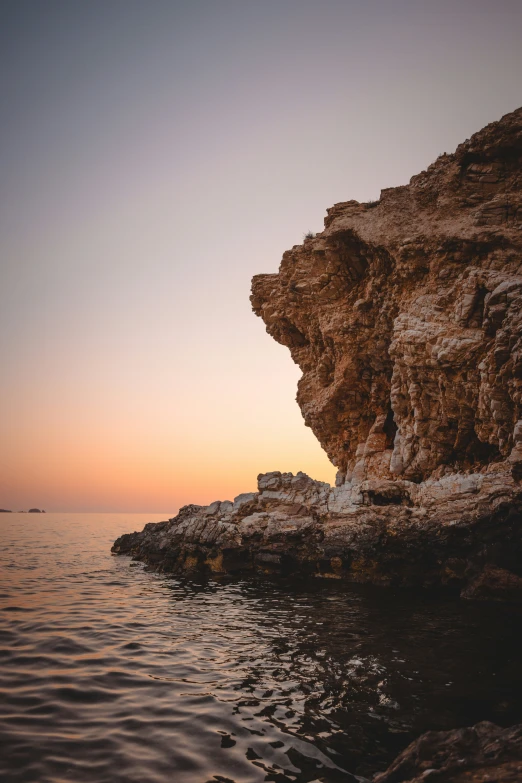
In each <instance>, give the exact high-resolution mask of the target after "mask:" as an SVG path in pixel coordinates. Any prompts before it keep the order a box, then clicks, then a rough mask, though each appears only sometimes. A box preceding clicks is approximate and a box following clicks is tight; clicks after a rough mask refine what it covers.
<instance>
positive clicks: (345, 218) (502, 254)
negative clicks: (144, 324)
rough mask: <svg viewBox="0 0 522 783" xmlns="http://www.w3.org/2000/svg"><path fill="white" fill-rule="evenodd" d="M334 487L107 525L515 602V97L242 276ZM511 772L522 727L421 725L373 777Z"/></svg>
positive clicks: (185, 565)
mask: <svg viewBox="0 0 522 783" xmlns="http://www.w3.org/2000/svg"><path fill="white" fill-rule="evenodd" d="M251 300H252V306H253V309H254V312H255V313H256V314H257V315H258V316H260V317H261V318H262V319H263V321H264V322H265V324H266V328H267V331H268V333H269V334H270V335H271V336H272V337H273V338H274V339H275V340H277V341H278V342H280V343H282V344H283V345H285V346H287V347H288V348H289V350H290V353H291V356H292V359H293V360H294V361H295V362H296V363H297V364H298V365H299V367H300V369H301V370H302V378H301V380H300V382H299V385H298V393H297V402H298V404H299V405H300V407H301V411H302V414H303V418H304V422H305V424H306V426H309V427H311V428H312V430H313V432H314V433H315V435H316V436H317V438H318V440H319V442H320V443H321V445H322V446H323V448H324V449H325V451H326V453H327V454H328V456H329V458H330V459H331V461H332V462H333V464H334V465H336V466H337V468H338V476H337V485H336V486H335V487H330V486H329V485H328V484H324V483H322V482H318V481H313V480H312V479H311V478H309V477H308V476H306V475H305V474H303V473H298V474H297V475H296V476H293V475H292V474H290V473H279V472H273V473H267V474H264V475H261V476H259V477H258V492H256V493H246V494H242V495H239V496H238V497H237V498H235V499H234V500H233V501H228V500H226V501H216V502H215V503H212V504H211V505H209V506H195V505H189V506H185V507H184V508H182V509H181V510H180V512H179V514H178V515H177V516H176V517H174V518H173V519H171V520H168V521H165V522H160V523H157V524H149V525H146V526H145V528H144V530H143V531H142V532H141V533H131V534H127V535H124V536H121V537H120V538H119V539H118V540H117V541H116V542H115V543H114V545H113V548H112V551H113V552H114V553H116V554H127V555H131V556H132V557H134V558H135V559H138V560H141V561H144V562H146V563H147V564H148V565H149V566H150V567H152V568H155V569H157V570H161V571H165V572H173V573H194V572H202V571H203V572H204V571H207V572H209V573H213V574H221V573H232V574H235V573H245V572H246V573H248V572H253V571H261V572H266V573H284V574H305V575H309V576H316V577H324V578H334V579H345V580H348V581H352V582H370V583H374V584H379V585H383V586H396V585H403V586H409V587H437V588H442V587H448V588H454V589H456V590H458V591H460V595H461V596H462V598H466V599H486V600H510V601H511V600H520V599H521V598H522V109H518V110H517V111H515V112H513V113H511V114H508V115H506V116H505V117H503V118H502V119H501V120H500V121H499V122H496V123H492V124H491V125H488V126H487V127H486V128H484V129H483V130H482V131H480V132H479V133H477V134H475V135H474V136H473V137H472V138H471V139H469V140H467V141H466V142H464V143H463V144H461V145H460V146H459V147H458V148H457V150H456V151H455V153H453V154H451V155H447V154H444V155H442V156H441V157H440V158H438V159H437V161H435V163H433V164H432V165H431V166H430V167H429V168H428V169H427V170H426V171H424V172H422V173H421V174H419V175H417V176H415V177H412V179H411V181H410V183H409V184H408V185H406V186H403V187H398V188H389V189H387V190H384V191H382V193H381V198H380V199H379V201H378V202H372V203H368V204H359V203H358V202H356V201H348V202H344V203H342V204H336V205H335V206H334V207H332V208H331V209H330V210H328V215H327V217H326V219H325V229H324V231H323V232H322V233H320V234H318V235H316V236H310V237H307V238H306V239H305V241H304V242H303V244H302V245H296V246H295V247H293V248H292V249H291V250H289V251H287V252H286V253H285V254H284V255H283V259H282V262H281V266H280V269H279V272H278V273H277V274H271V275H257V276H256V277H255V278H254V280H253V284H252V297H251ZM421 780H422V781H425V780H430V781H431V780H433V781H444V782H448V783H449V781H455V783H486V781H489V783H492V782H493V781H497V783H508V781H509V782H511V781H520V780H522V728H521V727H520V726H519V727H513V728H511V729H501V728H499V727H497V726H494V725H493V724H489V723H480V724H477V725H476V726H474V727H473V728H470V729H457V730H455V731H453V732H442V733H436V732H428V733H427V734H424V735H423V736H422V737H421V738H420V739H419V740H417V741H416V742H415V743H413V744H412V745H410V746H409V748H407V749H406V750H405V751H404V752H403V753H402V754H401V756H399V757H398V759H397V760H396V761H395V762H394V763H393V764H392V765H391V767H390V768H389V769H388V770H387V772H385V773H381V774H380V775H378V776H376V778H375V783H406V781H409V783H420V781H421Z"/></svg>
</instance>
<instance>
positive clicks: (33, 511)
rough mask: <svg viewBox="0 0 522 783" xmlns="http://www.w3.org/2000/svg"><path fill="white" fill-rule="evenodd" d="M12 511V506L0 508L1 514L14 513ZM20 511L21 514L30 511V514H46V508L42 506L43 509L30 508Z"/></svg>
mask: <svg viewBox="0 0 522 783" xmlns="http://www.w3.org/2000/svg"><path fill="white" fill-rule="evenodd" d="M12 513H13V512H12V511H11V509H10V508H0V514H12ZM18 513H19V514H25V513H28V514H45V509H44V508H41V509H40V508H30V509H29V511H27V512H25V511H19V512H18Z"/></svg>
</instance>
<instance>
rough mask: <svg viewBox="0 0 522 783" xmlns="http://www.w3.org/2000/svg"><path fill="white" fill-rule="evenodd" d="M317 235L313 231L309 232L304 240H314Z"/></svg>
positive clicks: (304, 236) (304, 235)
mask: <svg viewBox="0 0 522 783" xmlns="http://www.w3.org/2000/svg"><path fill="white" fill-rule="evenodd" d="M314 237H315V234H314V232H313V231H307V232H306V234H303V239H314Z"/></svg>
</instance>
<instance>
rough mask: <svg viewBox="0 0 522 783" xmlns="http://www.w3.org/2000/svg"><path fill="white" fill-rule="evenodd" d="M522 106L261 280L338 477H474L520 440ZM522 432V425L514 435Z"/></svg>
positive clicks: (354, 206)
mask: <svg viewBox="0 0 522 783" xmlns="http://www.w3.org/2000/svg"><path fill="white" fill-rule="evenodd" d="M521 189H522V109H519V110H518V111H516V112H513V113H512V114H509V115H506V116H505V117H504V118H503V119H502V120H500V121H499V122H497V123H493V124H492V125H489V126H487V127H486V128H484V129H483V130H482V131H480V133H477V134H476V135H475V136H473V137H472V138H471V140H469V141H467V142H465V143H464V144H462V145H460V146H459V147H458V149H457V150H456V152H455V153H454V154H453V155H443V156H442V157H440V158H439V159H438V160H437V161H436V162H435V163H433V164H432V165H431V166H430V167H429V168H428V170H427V171H425V172H423V173H422V174H419V175H417V176H415V177H413V178H412V179H411V181H410V184H409V185H407V186H404V187H399V188H390V189H388V190H384V191H383V192H382V194H381V199H380V201H379V202H378V203H376V204H359V203H358V202H355V201H349V202H346V203H343V204H336V205H335V206H334V207H333V208H332V209H330V210H328V217H327V218H326V220H325V230H324V231H323V232H322V233H321V234H318V235H317V236H316V237H315V238H311V239H306V240H305V241H304V243H303V245H298V246H295V247H293V248H292V250H289V251H288V252H286V253H285V254H284V255H283V260H282V262H281V266H280V269H279V272H278V274H273V275H258V276H256V277H255V278H254V280H253V285H252V297H251V298H252V305H253V308H254V311H255V313H256V314H257V315H259V316H260V317H261V318H262V319H263V320H264V322H265V324H266V327H267V331H268V333H269V334H270V335H271V336H272V337H274V339H276V340H277V341H278V342H280V343H282V344H283V345H286V346H288V348H289V349H290V352H291V355H292V358H293V360H294V361H295V362H296V363H297V364H298V365H299V367H300V368H301V369H302V371H303V376H302V378H301V380H300V382H299V387H298V394H297V401H298V403H299V405H300V407H301V411H302V413H303V417H304V420H305V423H306V425H307V426H309V427H311V428H312V430H313V432H314V433H315V435H316V436H317V438H318V439H319V441H320V443H321V445H322V446H323V448H324V449H325V450H326V452H327V454H328V456H329V457H330V459H331V460H332V462H333V463H334V464H335V465H336V466H337V467H338V469H339V475H340V480H341V481H345V480H351V481H354V480H355V481H363V480H364V479H373V478H379V479H382V478H386V479H393V478H400V479H406V480H408V481H413V482H422V481H424V480H426V479H427V478H428V477H430V476H433V475H434V474H435V476H442V475H445V474H448V473H456V472H459V471H470V470H471V471H474V472H478V471H480V470H482V469H487V466H488V465H489V464H491V463H492V462H498V461H500V460H505V459H507V458H509V456H510V455H511V454H512V452H513V449H514V448H515V454H516V457H517V460H518V454H519V451H518V446H517V444H518V443H519V441H520V439H521V438H522V422H521V423H520V424H518V422H519V420H520V417H521V403H522V397H521V393H522V339H521V337H522V331H521V325H522V252H521V251H522V192H521ZM517 425H518V426H517Z"/></svg>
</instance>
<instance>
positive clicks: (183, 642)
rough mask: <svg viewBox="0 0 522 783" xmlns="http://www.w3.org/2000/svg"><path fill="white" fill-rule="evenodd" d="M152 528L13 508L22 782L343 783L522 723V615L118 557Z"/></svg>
mask: <svg viewBox="0 0 522 783" xmlns="http://www.w3.org/2000/svg"><path fill="white" fill-rule="evenodd" d="M155 518H156V519H160V518H161V517H155ZM150 519H154V517H151V516H150V515H147V516H144V515H129V514H127V515H125V514H112V515H111V514H105V515H101V514H93V515H88V514H46V515H32V514H31V515H29V514H23V515H22V514H9V515H8V514H2V515H0V568H1V572H0V618H1V619H0V741H1V747H0V780H1V781H3V783H15V782H16V783H21V782H22V781H23V782H24V783H26V782H29V781H34V783H51V782H52V783H105V782H107V783H124V782H125V783H127V782H129V783H130V782H131V781H132V782H133V783H134V782H136V783H167V782H168V783H178V781H179V782H180V783H207V781H221V782H222V783H227V782H228V783H229V782H230V781H233V782H234V783H254V781H256V782H257V781H275V782H276V783H283V782H286V781H297V782H298V783H301V782H304V781H318V780H321V781H328V783H330V782H333V783H337V781H342V780H346V776H345V775H344V774H343V773H342V772H341V770H348V771H351V772H357V774H359V775H369V774H370V773H371V772H373V771H375V770H377V769H381V768H383V767H385V766H386V764H387V763H388V762H389V761H390V760H391V758H392V757H393V756H394V755H396V753H397V752H399V751H400V750H401V749H402V748H403V747H405V745H406V744H407V743H408V742H409V741H410V740H411V739H413V738H414V737H416V736H417V735H418V734H419V733H420V732H422V731H424V730H427V729H429V728H436V729H445V728H453V727H455V726H457V725H467V724H470V723H474V722H476V721H477V720H482V719H488V720H494V721H496V722H497V723H500V724H503V725H508V724H510V723H514V722H516V721H520V720H521V719H522V698H521V697H522V673H521V667H520V664H521V653H520V651H521V649H522V646H521V643H522V624H521V610H520V609H519V608H516V607H506V606H500V605H484V604H482V605H480V604H476V605H474V604H470V603H466V602H458V601H456V600H454V599H453V598H446V599H440V598H439V599H434V598H430V597H429V596H427V595H423V594H416V595H412V594H406V593H399V592H396V591H386V590H380V589H375V588H362V587H358V588H357V587H356V588H353V587H350V586H348V585H345V584H342V583H339V582H335V581H326V580H324V581H323V580H321V581H313V582H310V581H308V582H295V581H293V582H289V581H284V582H283V581H280V582H278V581H275V580H268V579H267V580H263V579H255V580H242V581H237V580H220V581H216V580H212V581H207V582H199V583H198V582H190V581H186V580H185V581H182V580H178V579H171V578H168V577H165V576H161V575H157V574H154V573H150V572H147V571H145V570H144V569H143V568H142V566H140V565H137V564H134V563H131V561H130V560H129V558H127V557H113V556H111V554H110V551H109V550H110V546H111V544H112V542H113V540H114V539H115V538H116V537H117V536H118V535H120V533H122V532H128V531H131V530H134V529H141V528H142V526H143V524H144V522H146V521H149V520H150Z"/></svg>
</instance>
